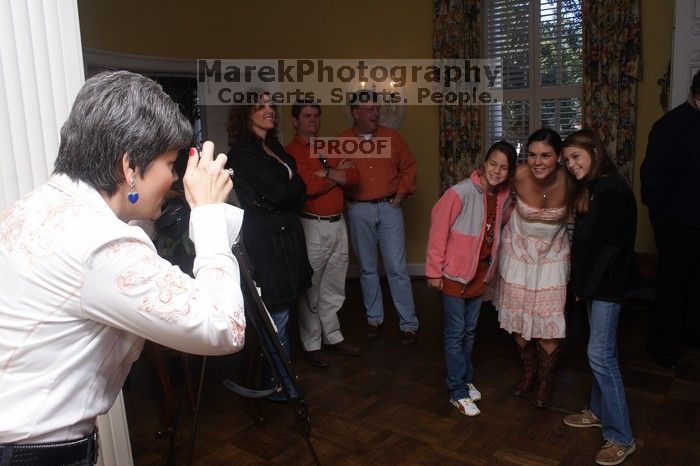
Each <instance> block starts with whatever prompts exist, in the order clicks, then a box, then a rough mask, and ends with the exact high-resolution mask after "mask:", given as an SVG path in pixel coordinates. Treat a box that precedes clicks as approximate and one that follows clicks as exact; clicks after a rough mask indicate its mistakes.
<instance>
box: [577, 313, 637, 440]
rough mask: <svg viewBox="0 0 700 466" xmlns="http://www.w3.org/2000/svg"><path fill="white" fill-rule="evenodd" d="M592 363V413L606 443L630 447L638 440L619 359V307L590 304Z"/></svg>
mask: <svg viewBox="0 0 700 466" xmlns="http://www.w3.org/2000/svg"><path fill="white" fill-rule="evenodd" d="M586 306H587V307H588V322H589V324H590V327H591V335H590V337H589V339H588V363H589V364H590V366H591V370H592V371H593V387H592V388H591V411H593V413H594V414H595V415H596V416H597V417H598V419H600V420H601V424H602V426H603V440H614V441H615V442H617V443H621V444H623V445H630V444H631V443H632V441H633V440H634V437H633V436H632V427H631V426H630V418H629V411H628V409H627V401H626V399H625V387H624V386H623V385H622V376H621V375H620V364H619V362H618V357H617V323H618V321H619V319H620V309H621V308H622V306H621V304H619V303H611V302H607V301H596V300H587V301H586Z"/></svg>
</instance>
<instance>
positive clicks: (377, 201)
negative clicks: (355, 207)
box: [348, 196, 394, 204]
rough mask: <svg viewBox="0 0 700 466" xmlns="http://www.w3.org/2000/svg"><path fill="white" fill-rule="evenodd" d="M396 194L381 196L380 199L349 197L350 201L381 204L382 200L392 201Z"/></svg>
mask: <svg viewBox="0 0 700 466" xmlns="http://www.w3.org/2000/svg"><path fill="white" fill-rule="evenodd" d="M392 199H394V196H387V197H380V198H379V199H366V200H361V199H348V201H350V202H369V203H370V204H379V203H380V202H391V200H392Z"/></svg>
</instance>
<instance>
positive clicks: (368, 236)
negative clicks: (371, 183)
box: [347, 202, 418, 332]
mask: <svg viewBox="0 0 700 466" xmlns="http://www.w3.org/2000/svg"><path fill="white" fill-rule="evenodd" d="M347 216H348V221H349V224H350V239H351V240H352V248H353V250H354V251H355V255H356V256H357V259H358V261H359V262H360V285H361V286H362V299H363V301H364V304H365V309H367V322H368V323H370V324H372V325H379V324H381V323H382V322H384V306H383V304H382V291H381V288H380V285H379V271H378V268H377V245H378V246H379V248H380V249H381V251H382V261H383V263H384V270H385V271H386V276H387V280H388V281H389V290H390V291H391V298H392V300H393V302H394V307H396V311H397V312H398V313H399V326H400V327H401V330H403V331H412V332H415V331H416V330H417V329H418V318H417V317H416V308H415V305H414V304H413V289H412V288H411V277H410V276H409V275H408V268H407V267H406V238H405V233H404V226H403V212H402V211H401V209H400V208H397V207H392V205H391V204H390V203H389V202H378V203H376V204H372V203H371V202H352V203H350V206H349V207H348V209H347Z"/></svg>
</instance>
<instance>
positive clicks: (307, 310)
mask: <svg viewBox="0 0 700 466" xmlns="http://www.w3.org/2000/svg"><path fill="white" fill-rule="evenodd" d="M320 117H321V107H319V106H318V105H315V104H313V103H311V102H310V101H309V102H306V101H303V102H297V103H296V104H294V105H293V106H292V121H293V123H294V127H295V128H296V130H297V134H296V136H295V137H294V139H293V140H292V142H290V143H289V144H288V145H287V147H286V150H287V152H288V153H289V154H290V155H292V156H293V157H294V159H295V160H296V162H297V170H298V171H299V175H300V176H301V177H302V179H303V180H304V183H306V196H307V200H306V205H305V206H304V211H303V212H302V213H301V214H300V217H301V224H302V226H303V227H304V234H305V235H306V249H307V252H308V254H309V262H310V263H311V267H312V268H313V269H314V274H313V277H312V279H311V288H309V289H308V290H307V291H306V294H305V295H304V296H302V298H301V299H300V300H299V333H300V335H301V343H302V346H303V347H304V351H306V354H307V356H308V358H309V362H310V363H311V365H312V366H315V367H328V362H327V361H326V359H325V357H324V355H323V351H322V349H321V343H324V344H325V345H326V346H327V347H328V348H332V349H334V350H336V351H338V352H340V353H342V354H346V355H348V356H357V355H358V354H359V350H358V348H357V347H355V346H353V345H351V344H350V343H348V342H347V341H345V339H344V338H343V334H342V333H341V331H340V322H339V321H338V315H337V313H338V310H339V309H340V307H341V306H342V305H343V302H344V301H345V274H346V273H347V270H348V234H347V230H346V226H345V220H344V219H343V203H344V199H343V190H342V189H341V188H340V186H350V185H354V184H356V183H357V181H358V179H359V174H358V172H357V169H356V168H355V167H354V165H353V164H352V163H351V162H349V161H348V160H338V159H326V158H325V157H321V158H319V157H312V156H311V147H310V144H309V139H310V138H312V137H315V136H316V135H317V134H318V130H319V128H320Z"/></svg>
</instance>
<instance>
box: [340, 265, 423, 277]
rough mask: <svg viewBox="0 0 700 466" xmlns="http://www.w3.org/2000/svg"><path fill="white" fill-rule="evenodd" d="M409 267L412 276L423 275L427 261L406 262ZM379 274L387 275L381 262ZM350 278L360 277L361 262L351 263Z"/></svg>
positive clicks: (349, 267)
mask: <svg viewBox="0 0 700 466" xmlns="http://www.w3.org/2000/svg"><path fill="white" fill-rule="evenodd" d="M406 265H407V267H408V274H409V275H410V276H411V277H423V276H425V263H422V262H413V263H409V264H406ZM379 275H381V276H382V277H386V273H385V272H384V267H382V265H381V264H379ZM348 278H360V265H359V264H350V265H349V266H348Z"/></svg>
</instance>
